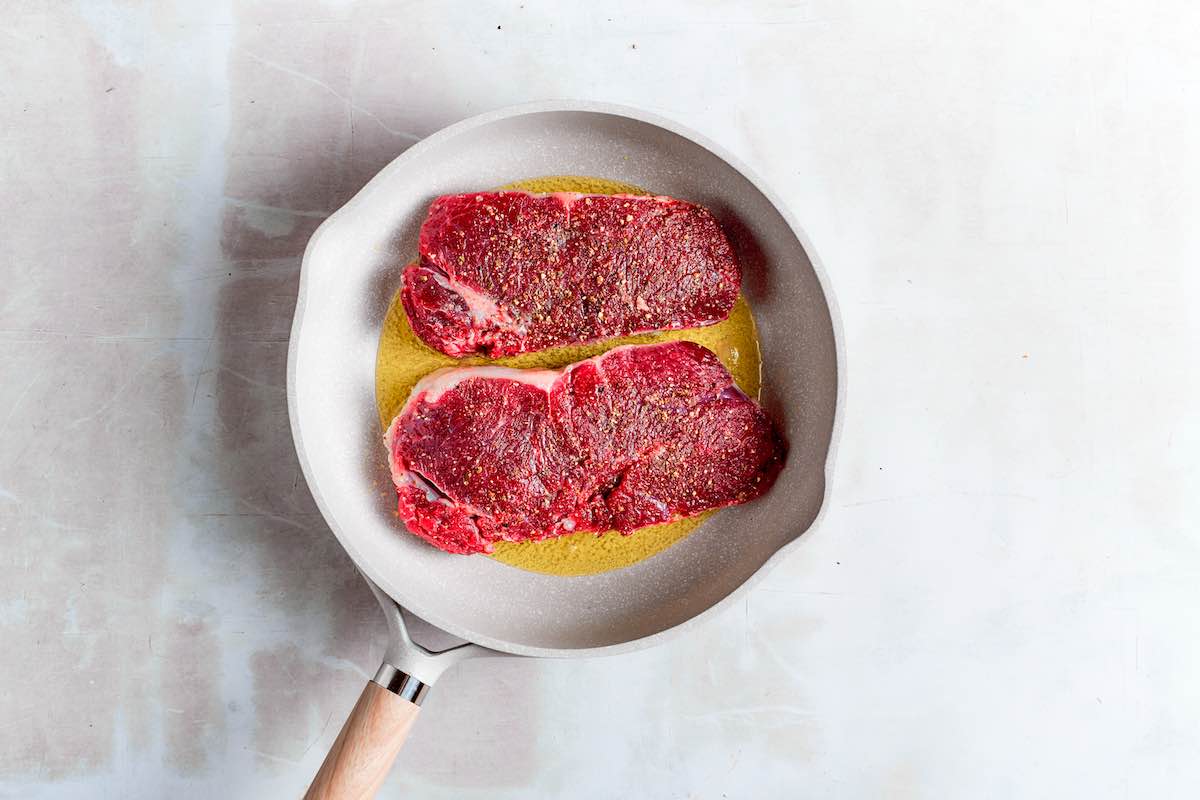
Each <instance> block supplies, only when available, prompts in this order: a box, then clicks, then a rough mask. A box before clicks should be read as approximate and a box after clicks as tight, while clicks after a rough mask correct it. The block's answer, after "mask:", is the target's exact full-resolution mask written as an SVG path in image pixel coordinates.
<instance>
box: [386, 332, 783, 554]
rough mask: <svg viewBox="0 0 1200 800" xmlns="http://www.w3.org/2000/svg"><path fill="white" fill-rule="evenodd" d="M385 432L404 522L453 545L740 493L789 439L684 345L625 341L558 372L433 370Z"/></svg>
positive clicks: (695, 510)
mask: <svg viewBox="0 0 1200 800" xmlns="http://www.w3.org/2000/svg"><path fill="white" fill-rule="evenodd" d="M384 442H385V445H386V447H387V451H388V457H389V465H390V467H391V472H392V480H393V482H394V484H395V487H396V493H397V497H398V512H399V516H400V517H401V519H402V520H403V521H404V523H405V524H406V526H407V527H408V529H409V531H410V532H412V533H413V534H416V535H417V536H420V537H421V538H423V539H425V540H426V541H427V542H429V543H430V544H432V545H434V546H435V547H438V548H440V549H442V550H445V551H447V552H450V553H463V554H466V553H487V552H491V551H492V548H493V544H494V543H495V542H497V541H514V542H519V541H532V540H539V539H546V538H550V537H554V536H560V535H563V534H566V533H572V532H577V531H592V532H596V533H603V532H605V531H609V530H617V531H620V532H621V533H623V534H628V533H631V532H633V531H635V530H637V529H638V528H642V527H645V526H647V525H655V524H658V523H662V522H668V521H671V520H674V519H678V518H681V517H687V516H692V515H694V514H699V513H701V512H703V511H707V510H710V509H714V508H722V507H725V506H729V505H735V504H738V503H744V502H747V501H749V500H753V499H754V498H756V497H758V496H760V495H761V494H762V493H764V492H765V491H767V489H768V488H769V487H770V486H771V484H772V483H773V481H774V480H775V477H776V475H777V474H778V472H779V470H780V469H781V468H782V465H783V461H784V458H785V455H786V449H787V448H786V445H785V444H784V442H783V440H782V439H781V438H780V436H779V434H778V433H777V432H776V430H775V428H774V427H773V426H772V424H771V422H770V420H769V419H768V418H767V417H766V415H765V414H764V413H763V411H762V409H761V408H759V407H758V405H757V404H756V403H755V402H754V401H753V400H751V399H750V398H748V397H747V396H746V395H745V394H743V393H742V392H741V391H740V390H739V389H738V388H737V387H736V386H735V385H734V383H733V380H732V378H731V377H730V375H729V373H728V372H727V371H726V370H725V367H724V366H723V365H722V364H721V362H720V361H719V360H718V359H717V357H716V356H715V355H714V354H713V353H712V352H711V351H709V350H707V349H705V348H703V347H701V346H700V345H698V344H694V343H692V342H668V343H665V344H656V345H626V346H623V347H617V348H615V349H613V350H610V351H609V352H607V353H604V354H603V355H600V356H596V357H595V358H590V359H587V360H584V361H580V362H577V363H575V364H572V365H570V366H568V367H566V368H564V369H562V370H517V369H510V368H507V367H495V366H480V367H460V368H449V369H444V370H439V371H438V372H435V373H432V374H431V375H429V376H427V377H426V378H424V379H423V380H421V381H420V382H419V383H418V384H417V385H416V386H415V387H414V388H413V390H412V393H411V394H410V395H409V398H408V401H407V402H406V403H405V406H404V408H403V409H402V410H401V412H400V413H399V414H398V415H397V416H396V418H395V419H394V420H393V421H392V424H391V425H390V426H389V427H388V430H387V433H386V434H385V436H384Z"/></svg>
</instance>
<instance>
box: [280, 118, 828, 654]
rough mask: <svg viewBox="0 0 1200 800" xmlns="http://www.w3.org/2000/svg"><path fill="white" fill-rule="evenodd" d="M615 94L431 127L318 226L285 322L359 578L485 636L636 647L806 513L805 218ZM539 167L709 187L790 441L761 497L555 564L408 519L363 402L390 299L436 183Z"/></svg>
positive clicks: (809, 331)
mask: <svg viewBox="0 0 1200 800" xmlns="http://www.w3.org/2000/svg"><path fill="white" fill-rule="evenodd" d="M627 114H637V115H638V116H641V117H644V116H645V115H642V114H641V113H640V112H632V111H629V110H626V109H620V110H615V109H610V108H608V107H603V106H587V107H579V106H576V107H572V108H564V107H547V106H542V107H541V108H539V109H534V110H522V109H518V110H515V111H507V112H497V113H495V114H491V115H485V116H484V117H480V118H475V119H472V120H468V121H466V122H464V123H460V124H459V125H456V126H453V127H451V128H449V129H447V130H446V131H443V132H442V133H440V134H436V135H435V136H433V137H430V138H429V139H427V140H425V141H424V142H422V143H420V144H418V145H416V146H415V147H413V148H412V149H410V150H409V151H408V152H407V153H405V154H404V155H403V156H401V157H400V158H398V159H397V160H396V161H394V162H393V163H392V164H391V165H389V166H388V167H387V168H386V169H384V170H383V172H381V173H380V174H379V175H378V176H377V177H376V178H375V179H374V180H373V181H372V182H371V183H370V184H368V186H367V187H365V188H364V189H363V190H362V191H361V192H360V193H359V194H358V195H357V196H356V197H355V198H354V199H353V200H352V201H351V202H350V203H349V204H347V206H346V207H344V208H343V209H342V210H340V211H339V212H338V213H336V214H335V215H334V216H332V217H331V218H330V219H329V220H328V221H327V222H326V223H325V224H324V225H323V226H322V227H321V228H320V230H318V232H317V233H316V234H315V235H314V237H313V240H312V242H311V243H310V245H309V249H308V252H307V253H306V254H305V260H304V273H303V278H302V286H301V299H300V303H299V305H298V308H297V318H296V322H295V325H294V328H293V333H292V344H291V354H290V361H289V382H288V388H289V401H290V407H291V413H292V425H293V433H294V435H295V437H296V442H297V448H298V450H299V452H300V460H301V464H302V465H303V468H304V471H305V475H306V477H307V479H308V482H309V486H310V487H311V488H312V490H313V494H314V496H315V497H316V499H317V502H318V504H319V506H320V507H321V510H322V512H323V513H324V514H325V517H326V519H327V520H328V522H329V524H330V526H331V527H332V529H333V530H334V532H335V534H337V536H338V537H339V539H340V540H341V542H342V544H343V546H344V547H346V549H347V551H348V552H349V553H350V555H351V557H352V558H353V559H354V561H355V563H356V564H358V565H359V567H360V569H362V570H363V571H364V572H365V573H366V574H367V575H368V577H370V578H372V579H373V580H374V581H375V582H376V583H377V584H379V585H380V586H381V587H382V588H383V589H384V590H385V591H386V592H388V593H389V594H390V595H391V596H392V597H394V598H395V599H396V600H397V601H398V602H399V603H400V604H401V605H403V606H405V607H406V608H408V609H410V610H411V611H413V612H414V613H416V614H418V615H419V616H422V617H424V618H425V619H427V620H429V621H430V622H432V623H434V624H436V625H439V626H441V627H443V628H445V629H446V630H448V631H450V632H451V633H453V634H455V635H458V636H461V637H463V638H466V639H470V640H473V641H476V642H479V643H481V644H485V645H488V646H491V647H495V648H497V649H502V650H507V651H510V652H517V653H525V654H531V655H567V654H572V653H584V652H594V651H596V650H620V649H629V648H631V647H635V646H638V645H640V644H645V643H648V641H649V640H648V639H647V638H646V637H653V636H655V635H656V634H661V633H663V632H665V631H667V630H670V629H672V628H675V627H676V626H678V625H681V624H683V623H684V622H686V621H688V620H690V619H692V618H694V617H696V616H697V615H699V614H701V613H703V612H704V611H706V610H708V609H710V608H712V607H713V606H715V605H716V604H718V603H719V602H720V601H721V600H722V599H725V598H727V597H729V596H730V595H731V594H732V593H733V592H734V591H735V590H736V589H737V588H738V587H739V586H741V585H743V584H744V583H745V582H746V581H747V580H748V579H750V578H751V577H752V576H753V575H754V574H755V573H756V572H757V571H758V570H759V569H760V567H762V566H763V565H764V564H765V563H766V562H767V561H768V559H770V558H771V556H772V555H773V554H775V553H776V552H777V551H778V550H779V549H780V548H781V547H783V546H785V545H786V544H788V543H789V542H791V541H793V540H794V539H796V537H798V536H799V535H800V534H801V533H803V532H804V531H805V530H806V529H807V528H808V527H809V526H810V525H811V523H812V522H813V520H814V519H815V518H816V516H817V514H818V512H819V510H820V508H821V505H822V502H823V497H824V492H825V469H826V460H827V456H828V452H829V446H830V440H831V436H832V431H833V427H834V419H835V412H836V409H837V402H838V386H837V382H838V372H837V359H838V356H837V346H836V338H835V331H834V324H833V321H832V319H831V314H830V310H829V306H828V304H827V302H826V298H825V294H824V292H823V291H822V287H821V283H820V280H819V278H818V276H817V273H816V271H815V270H814V268H813V265H812V263H811V261H810V259H809V257H808V255H807V254H806V252H805V249H804V246H803V245H802V243H801V241H800V239H799V238H798V236H797V234H796V233H795V232H794V231H793V229H792V227H791V226H790V225H789V223H788V221H787V220H786V219H785V218H784V216H783V215H782V214H781V213H780V212H779V211H778V210H777V209H776V207H775V206H774V205H773V204H772V202H771V201H770V200H769V199H768V198H767V197H766V196H765V195H764V194H763V193H762V192H761V191H760V190H759V189H758V188H756V187H755V185H754V183H753V182H752V181H751V180H750V179H748V178H747V177H745V176H744V175H743V174H742V173H741V172H739V171H738V170H737V169H735V168H734V167H733V166H731V165H730V164H729V163H727V161H725V160H724V159H722V158H721V157H720V156H718V155H717V154H715V153H714V152H712V151H710V150H709V149H707V148H706V147H704V146H701V145H700V144H698V143H697V142H695V141H693V140H691V139H690V138H688V137H687V136H685V135H682V134H681V133H676V132H673V131H671V130H667V129H665V128H663V127H660V126H659V125H656V124H653V123H651V122H649V121H646V120H644V119H637V118H633V117H631V116H627ZM549 174H579V175H596V176H602V177H606V178H610V179H614V180H619V181H625V182H629V183H633V184H637V185H641V186H645V187H648V188H650V189H652V190H653V191H656V192H661V193H663V194H670V195H674V196H677V197H682V198H685V199H688V200H692V201H695V202H699V203H702V204H704V205H706V206H708V207H709V208H710V209H711V210H712V211H713V213H714V214H715V215H716V216H717V218H718V219H719V220H720V221H721V223H722V224H723V225H724V226H725V228H726V230H727V231H728V232H729V234H730V236H731V239H732V240H733V242H734V246H735V247H736V248H737V250H738V254H739V256H740V258H741V260H742V263H743V265H744V268H745V281H744V286H743V288H744V291H745V293H746V295H747V297H748V298H749V300H750V302H751V304H752V306H753V308H754V312H755V317H756V319H757V322H758V326H759V335H760V342H761V346H762V353H763V369H764V388H763V396H762V401H763V404H764V406H765V407H766V409H767V411H768V413H769V414H771V416H772V417H773V418H774V419H775V420H776V421H777V422H778V423H779V425H780V427H781V429H782V430H783V432H784V435H785V436H786V437H787V439H788V442H789V443H790V446H791V450H790V454H789V460H788V464H787V467H786V468H785V470H784V471H783V473H782V474H781V475H780V477H779V480H778V482H777V483H776V485H775V487H774V488H773V489H772V491H771V492H769V493H768V494H767V495H766V496H765V497H763V498H762V499H760V500H758V501H756V502H754V503H750V504H748V505H746V506H742V507H739V508H734V509H728V510H726V511H723V512H721V513H720V514H717V515H716V516H715V517H714V518H712V519H711V520H709V521H708V522H707V523H706V524H705V525H704V526H702V527H701V528H700V529H699V530H698V531H697V532H695V533H694V534H692V535H691V536H690V537H688V538H687V539H685V540H684V541H683V542H681V543H679V544H677V545H675V546H674V547H672V548H670V549H668V550H667V551H665V552H663V553H660V554H659V555H657V556H654V557H652V558H650V559H647V560H646V561H643V562H641V563H639V564H637V565H635V566H633V567H629V568H627V569H623V570H616V571H612V572H607V573H602V574H599V575H591V576H582V577H574V578H563V577H556V576H548V575H539V574H535V573H530V572H525V571H521V570H517V569H514V568H512V567H508V566H505V565H503V564H500V563H497V562H496V561H493V560H492V559H487V558H474V557H456V556H450V555H446V554H444V553H441V552H439V551H436V550H434V549H433V548H431V547H429V546H427V545H425V544H424V543H423V542H421V541H420V540H418V539H416V538H415V537H412V536H409V535H407V534H405V533H404V532H403V530H402V529H401V523H400V522H399V521H398V520H397V519H396V517H395V508H394V507H395V500H394V493H393V491H392V487H391V482H390V479H389V477H388V474H387V469H386V467H385V464H384V453H383V450H382V446H381V444H380V431H379V424H378V419H377V416H376V412H375V404H374V401H373V395H374V368H375V353H376V346H377V343H378V335H379V329H380V325H381V323H382V320H383V316H384V314H385V312H386V310H387V308H388V304H389V301H390V300H391V297H392V294H393V293H394V291H395V290H396V288H397V286H398V282H399V274H400V270H401V268H402V267H403V265H404V259H405V258H406V257H407V256H408V255H409V254H411V253H413V252H415V251H416V234H417V229H418V226H419V225H420V222H421V220H422V218H423V215H424V211H425V208H426V207H427V206H428V203H429V202H430V200H432V198H433V197H434V196H436V195H438V194H445V193H451V192H459V191H471V190H474V189H476V188H478V187H489V186H498V185H503V184H506V183H510V182H512V181H515V180H520V179H522V178H528V177H533V176H537V175H549Z"/></svg>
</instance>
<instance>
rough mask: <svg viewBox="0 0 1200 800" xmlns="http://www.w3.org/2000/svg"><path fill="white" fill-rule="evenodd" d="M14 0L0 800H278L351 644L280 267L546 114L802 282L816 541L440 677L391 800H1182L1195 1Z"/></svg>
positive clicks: (360, 625) (1191, 654)
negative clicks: (625, 118)
mask: <svg viewBox="0 0 1200 800" xmlns="http://www.w3.org/2000/svg"><path fill="white" fill-rule="evenodd" d="M590 5H591V6H592V8H583V7H580V8H577V9H576V11H575V12H574V13H566V12H565V11H556V8H557V6H558V4H551V3H542V2H532V0H528V1H527V2H524V3H517V2H505V3H462V4H456V5H455V6H454V7H453V8H451V7H450V6H449V5H448V4H443V3H398V4H388V3H383V2H372V3H363V4H346V3H339V2H328V3H323V2H298V3H254V2H250V1H249V0H242V2H231V1H230V0H216V2H205V3H194V4H192V3H145V4H141V5H140V6H139V5H137V4H128V3H116V2H100V0H95V1H89V0H83V1H82V2H79V3H77V4H74V5H73V6H71V7H68V6H67V4H61V3H57V2H39V1H38V0H23V1H22V2H17V3H15V4H9V5H7V6H6V9H5V16H4V19H3V21H2V22H0V32H2V33H3V34H4V35H3V37H2V38H0V40H2V41H3V45H2V46H0V65H2V69H0V74H3V75H4V76H5V78H4V80H3V81H2V82H0V97H2V99H3V101H2V102H0V176H2V181H0V186H3V193H2V194H0V209H2V212H3V213H2V224H0V231H2V233H0V241H2V242H3V258H2V259H0V279H2V282H3V286H4V289H3V291H2V292H0V643H2V645H3V647H2V650H0V796H3V797H14V798H18V797H19V798H51V797H55V798H57V797H79V798H83V797H88V798H91V797H122V798H126V797H129V798H132V797H139V798H140V797H145V798H159V797H173V798H211V797H237V798H242V797H247V798H248V797H254V798H259V797H293V796H297V795H298V794H299V793H300V791H301V789H302V787H303V786H305V785H306V784H307V781H308V779H309V778H310V776H311V775H312V774H313V773H314V772H315V770H316V768H317V766H318V764H319V762H320V759H321V758H322V757H323V754H324V752H325V750H326V749H327V748H328V746H329V744H330V743H331V741H332V738H333V736H334V735H335V733H336V730H337V724H338V722H339V721H340V719H341V718H342V717H343V716H344V715H345V714H346V712H347V711H348V709H349V707H350V705H351V703H352V702H353V699H354V697H355V696H356V694H357V692H358V691H359V689H360V686H361V684H362V682H363V680H364V678H365V677H367V673H368V672H369V671H373V670H374V668H375V666H376V665H377V663H378V660H379V657H380V654H381V649H382V646H383V643H384V631H383V627H382V625H383V623H382V618H381V616H380V614H379V612H378V610H377V609H376V607H375V605H374V603H373V601H372V599H371V597H370V595H369V593H368V591H367V589H366V587H365V586H364V585H363V583H362V582H361V581H360V580H359V579H358V577H357V576H356V574H355V573H354V572H353V571H352V569H351V566H350V563H349V561H348V559H347V558H346V556H345V555H344V554H343V552H342V551H341V549H340V548H339V547H338V544H337V542H336V541H335V540H334V538H333V537H332V535H330V534H329V532H328V530H327V529H326V527H325V526H324V523H323V522H322V520H321V518H320V517H319V515H318V514H317V513H316V509H315V507H314V505H313V503H312V501H311V499H310V497H309V495H308V492H307V490H306V488H305V485H304V482H303V480H302V478H301V477H300V475H299V472H298V468H297V465H296V460H295V457H294V454H293V451H292V444H291V439H290V435H289V429H288V424H287V417H286V408H285V393H284V388H283V380H284V359H285V351H286V347H287V341H286V340H287V335H288V330H289V324H290V320H291V312H292V305H293V300H294V294H295V289H296V278H297V270H298V266H299V256H300V254H301V252H302V249H303V247H304V244H305V241H306V239H307V237H308V236H309V234H310V233H311V232H312V230H313V229H314V228H315V226H316V225H317V224H319V223H320V221H321V220H322V219H323V218H324V217H325V216H327V215H328V214H329V213H330V212H332V211H333V210H334V209H336V208H337V207H338V206H339V205H340V204H341V203H343V202H344V201H345V200H346V199H347V198H348V197H350V196H351V195H352V194H353V193H354V192H355V190H357V189H358V188H359V187H360V186H361V185H362V184H363V183H364V182H365V181H366V180H367V179H368V178H369V177H370V176H371V175H372V174H373V173H374V172H375V171H377V170H378V169H379V168H380V167H382V166H383V165H384V164H385V163H387V162H388V161H389V160H390V159H391V158H393V157H394V156H395V155H397V154H398V153H400V152H402V151H403V150H404V149H405V147H407V146H408V145H410V144H411V143H412V142H414V141H416V140H417V139H419V138H420V137H422V136H424V135H426V134H428V133H430V132H432V131H434V130H437V129H438V128H440V127H442V126H444V125H446V124H448V123H450V122H453V121H455V120H458V119H460V118H463V117H465V116H469V115H471V114H473V113H476V112H479V111H482V110H486V109H490V108H494V107H498V106H501V105H506V104H509V103H514V102H520V101H526V100H535V99H545V98H561V97H573V98H586V99H593V100H605V101H614V102H619V103H626V104H632V105H637V106H642V107H645V108H648V109H651V110H654V111H657V112H659V113H661V114H663V115H666V116H668V117H671V118H674V119H676V120H679V121H680V122H682V123H684V124H686V125H689V126H691V127H693V128H696V129H698V130H699V131H701V132H703V133H704V134H706V135H708V136H710V137H711V138H713V139H715V140H717V141H719V142H721V143H722V144H724V145H726V146H727V147H729V148H730V149H731V150H733V151H734V152H736V153H737V154H738V155H740V156H741V157H742V158H744V159H745V160H747V161H748V162H749V163H750V164H751V165H752V166H753V167H754V168H755V169H756V170H757V171H758V172H760V173H761V174H762V175H764V176H765V177H766V178H767V179H768V181H769V182H770V183H771V184H772V185H773V187H774V188H775V189H776V190H777V191H778V193H779V194H780V195H781V196H782V197H783V198H784V200H785V201H786V202H787V203H788V204H789V206H790V207H791V209H792V210H793V211H794V213H795V215H796V217H797V218H798V219H799V220H800V221H801V223H802V224H803V225H804V226H805V228H806V229H807V231H808V233H809V235H810V236H811V238H812V240H813V241H814V242H815V244H816V247H817V249H818V251H819V253H820V255H821V257H822V258H823V260H824V262H825V264H826V265H827V267H828V270H829V273H830V276H831V280H832V283H833V288H834V291H835V293H836V295H837V297H838V300H839V303H840V306H841V311H842V316H843V318H844V323H845V332H846V340H847V349H848V354H849V371H848V375H847V380H848V386H849V392H848V405H847V407H846V415H847V416H846V424H845V435H844V439H843V441H842V447H841V454H840V459H839V463H838V466H837V470H836V479H835V482H834V494H833V502H832V507H831V508H830V513H829V514H828V517H827V520H826V522H825V523H824V524H823V525H822V527H821V528H820V529H818V530H814V531H812V532H811V533H810V534H809V535H808V536H807V537H806V539H805V543H804V545H803V546H801V547H800V548H798V550H797V551H796V552H795V553H794V554H793V555H792V556H791V557H790V558H789V559H788V560H786V561H785V562H784V563H783V564H782V565H780V566H779V567H778V568H777V569H776V570H775V571H774V572H773V573H771V575H770V576H769V577H768V578H767V580H766V581H765V582H764V583H763V584H761V585H760V586H759V587H757V588H756V589H755V590H754V591H753V592H752V593H751V594H750V595H749V596H748V597H747V598H746V600H745V602H744V603H741V604H740V605H739V606H737V607H736V608H734V609H732V610H730V611H728V612H726V613H724V614H723V615H721V616H719V617H718V618H716V619H714V620H712V621H711V622H709V623H707V624H705V625H703V626H701V628H700V629H699V630H697V631H695V632H694V633H692V634H689V635H687V636H685V637H681V638H677V639H676V640H674V641H672V642H670V643H669V644H667V645H664V646H662V647H659V648H657V649H653V650H649V651H644V652H641V653H638V654H635V655H631V656H627V657H619V658H613V659H608V660H600V661H591V662H538V661H528V660H515V659H513V660H509V659H503V660H488V661H484V662H477V663H468V664H466V665H464V666H462V667H461V668H459V669H456V670H455V671H454V672H452V673H450V674H448V675H447V676H446V677H445V678H444V679H443V681H442V682H441V683H440V684H439V685H438V686H437V687H436V690H435V691H434V693H433V694H432V695H431V696H430V698H429V700H428V701H427V703H426V706H425V712H424V713H423V715H422V718H421V720H420V722H419V723H418V728H417V731H416V733H415V735H414V737H413V740H412V741H411V743H410V745H409V747H408V748H407V749H406V750H405V751H404V752H403V753H402V755H401V757H400V760H399V762H398V764H397V768H396V770H395V771H394V773H393V775H392V777H391V779H390V781H389V783H388V784H387V786H386V787H385V789H384V792H383V796H385V797H412V798H489V800H490V799H491V798H527V797H572V798H597V799H599V798H612V797H646V798H726V797H728V798H772V797H788V798H790V797H797V796H804V797H829V798H878V797H888V798H909V797H911V798H944V797H961V798H992V797H994V798H1009V797H1023V798H1025V797H1029V798H1033V797H1088V798H1125V797H1180V798H1182V797H1189V798H1190V797H1195V796H1196V795H1197V792H1198V791H1200V758H1197V753H1198V752H1200V616H1198V615H1197V608H1198V607H1200V539H1198V538H1197V534H1198V521H1200V492H1198V491H1197V488H1196V487H1197V481H1198V479H1200V474H1198V472H1197V465H1198V464H1200V422H1198V421H1197V420H1200V416H1198V415H1197V412H1196V409H1197V408H1198V407H1200V373H1198V372H1197V369H1196V367H1197V352H1198V346H1200V314H1197V313H1196V312H1197V309H1198V308H1200V269H1198V267H1197V263H1198V262H1200V235H1198V233H1197V230H1198V229H1200V228H1198V226H1197V224H1196V221H1197V220H1198V219H1200V190H1198V189H1197V187H1198V186H1200V147H1197V142H1200V80H1198V76H1200V49H1198V48H1197V47H1196V46H1195V32H1196V30H1197V29H1198V24H1200V12H1198V11H1197V7H1196V5H1195V4H1191V3H1185V2H1180V1H1178V0H1175V1H1174V2H1164V3H1157V4H1153V5H1152V6H1149V7H1142V8H1140V9H1139V10H1137V11H1133V10H1130V9H1129V8H1125V9H1122V8H1121V6H1122V5H1123V4H1096V3H1088V2H1083V0H1078V1H1077V2H1059V3H1052V4H1043V3H1028V4H1023V5H1024V8H1021V7H1019V5H1021V4H1018V6H1014V5H1013V4H975V3H965V4H964V3H962V2H959V0H935V1H933V2H924V3H915V4H896V3H890V2H877V1H875V0H850V1H849V2H832V1H826V0H815V2H801V3H794V4H793V3H782V2H780V3H768V2H760V3H727V4H722V3H708V4H703V5H701V4H690V7H688V8H685V7H684V6H683V5H680V4H676V3H669V2H660V3H645V2H636V3H627V2H613V3H603V4H590Z"/></svg>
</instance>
